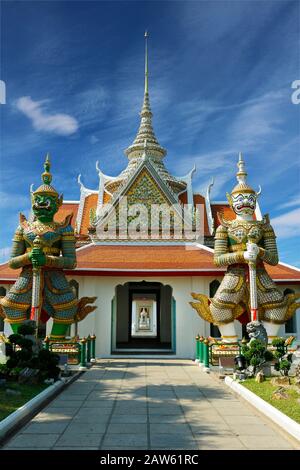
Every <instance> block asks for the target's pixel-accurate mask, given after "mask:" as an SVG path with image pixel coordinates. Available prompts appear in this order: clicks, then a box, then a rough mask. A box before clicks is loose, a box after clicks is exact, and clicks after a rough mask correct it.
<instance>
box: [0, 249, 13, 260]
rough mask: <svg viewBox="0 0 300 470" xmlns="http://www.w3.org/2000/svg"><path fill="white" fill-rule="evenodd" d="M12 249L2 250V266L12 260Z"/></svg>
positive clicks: (0, 251)
mask: <svg viewBox="0 0 300 470" xmlns="http://www.w3.org/2000/svg"><path fill="white" fill-rule="evenodd" d="M10 252H11V247H10V246H6V247H4V248H0V264H1V263H5V262H6V261H7V260H8V259H9V258H10Z"/></svg>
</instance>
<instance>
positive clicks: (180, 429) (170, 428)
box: [150, 422, 191, 436]
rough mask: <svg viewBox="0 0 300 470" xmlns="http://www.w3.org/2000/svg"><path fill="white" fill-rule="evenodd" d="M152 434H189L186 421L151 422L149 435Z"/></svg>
mask: <svg viewBox="0 0 300 470" xmlns="http://www.w3.org/2000/svg"><path fill="white" fill-rule="evenodd" d="M153 434H183V435H185V436H186V435H187V434H191V430H190V427H189V426H188V424H186V423H174V422H173V423H172V424H171V423H161V424H159V423H151V424H150V435H151V436H152V435H153Z"/></svg>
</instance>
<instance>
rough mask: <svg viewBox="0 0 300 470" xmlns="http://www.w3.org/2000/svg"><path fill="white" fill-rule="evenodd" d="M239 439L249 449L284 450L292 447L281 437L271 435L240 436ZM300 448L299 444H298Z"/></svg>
mask: <svg viewBox="0 0 300 470" xmlns="http://www.w3.org/2000/svg"><path fill="white" fill-rule="evenodd" d="M239 439H240V441H241V442H242V443H243V444H244V445H245V447H246V448H247V449H249V450H273V449H274V450H284V449H293V448H294V447H293V445H292V444H291V443H290V442H288V441H286V440H285V439H282V438H281V437H277V436H272V438H271V439H270V437H269V436H259V438H257V437H256V436H240V437H239ZM299 448H300V445H299Z"/></svg>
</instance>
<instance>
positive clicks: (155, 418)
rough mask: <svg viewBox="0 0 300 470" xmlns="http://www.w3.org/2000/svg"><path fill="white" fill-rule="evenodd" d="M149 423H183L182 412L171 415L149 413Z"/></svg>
mask: <svg viewBox="0 0 300 470" xmlns="http://www.w3.org/2000/svg"><path fill="white" fill-rule="evenodd" d="M149 422H150V423H172V424H174V423H185V422H186V420H185V417H184V414H173V415H164V414H161V415H160V414H151V415H149Z"/></svg>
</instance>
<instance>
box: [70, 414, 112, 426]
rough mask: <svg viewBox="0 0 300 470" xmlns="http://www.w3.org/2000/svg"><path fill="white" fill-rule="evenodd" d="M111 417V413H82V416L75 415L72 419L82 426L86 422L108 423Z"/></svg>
mask: <svg viewBox="0 0 300 470" xmlns="http://www.w3.org/2000/svg"><path fill="white" fill-rule="evenodd" d="M109 419H110V415H109V414H102V415H99V416H98V415H96V416H95V415H92V416H87V415H85V414H83V415H80V416H75V417H74V418H73V419H72V423H74V424H78V426H81V424H83V423H86V424H95V423H107V422H108V421H109Z"/></svg>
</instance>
